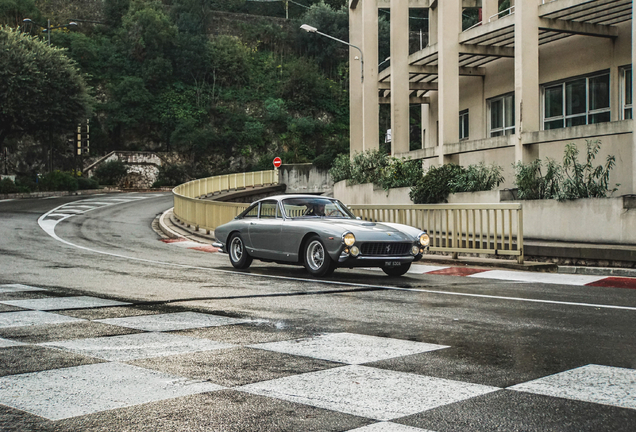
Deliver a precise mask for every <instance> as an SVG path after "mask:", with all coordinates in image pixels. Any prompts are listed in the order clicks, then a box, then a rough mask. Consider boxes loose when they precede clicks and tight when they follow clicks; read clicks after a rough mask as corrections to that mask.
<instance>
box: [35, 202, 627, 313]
mask: <svg viewBox="0 0 636 432" xmlns="http://www.w3.org/2000/svg"><path fill="white" fill-rule="evenodd" d="M60 207H62V206H60ZM60 207H57V208H55V209H53V210H51V211H49V212H48V213H45V214H43V215H42V216H40V218H39V219H38V224H39V225H40V227H41V228H42V229H43V230H44V231H45V232H46V233H47V234H48V235H50V236H51V237H53V238H54V239H55V240H57V241H59V242H61V243H64V244H65V245H67V246H71V247H74V248H77V249H82V250H85V251H88V252H93V253H98V254H102V255H108V256H112V257H115V258H123V259H127V260H131V261H139V262H145V263H151V264H159V265H163V266H170V267H177V268H187V269H193V270H204V271H212V272H217V273H226V274H236V275H242V276H246V277H247V276H253V277H261V278H267V279H278V280H288V281H299V282H312V283H322V284H326V285H340V286H355V287H361V288H377V289H385V290H391V291H407V292H416V293H426V294H439V295H446V296H458V297H472V298H483V299H490V300H507V301H518V302H527V303H541V304H551V305H562V306H579V307H592V308H599V309H618V310H628V311H636V307H631V306H617V305H604V304H594V303H578V302H567V301H557V300H542V299H529V298H523V297H505V296H495V295H487V294H472V293H462V292H449V291H437V290H427V289H420V288H400V287H392V286H384V285H369V284H360V283H349V282H338V281H326V280H314V279H302V278H294V277H288V276H273V275H262V274H254V273H243V272H238V271H232V270H221V269H215V268H210V267H198V266H192V265H186V264H175V263H171V262H165V261H157V260H150V259H145V258H135V257H130V256H126V255H120V254H116V253H112V252H105V251H100V250H97V249H91V248H88V247H86V246H80V245H76V244H74V243H71V242H69V241H67V240H64V239H62V238H60V237H58V236H57V234H55V226H56V225H57V224H58V223H60V222H61V221H63V220H65V219H67V218H63V219H59V220H53V219H46V217H47V216H48V215H49V214H50V213H53V212H55V211H56V210H58V209H59V208H60ZM71 216H72V215H68V217H71Z"/></svg>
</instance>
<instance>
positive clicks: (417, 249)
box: [411, 245, 420, 255]
mask: <svg viewBox="0 0 636 432" xmlns="http://www.w3.org/2000/svg"><path fill="white" fill-rule="evenodd" d="M418 253H420V247H419V246H418V245H413V246H412V247H411V255H417V254H418Z"/></svg>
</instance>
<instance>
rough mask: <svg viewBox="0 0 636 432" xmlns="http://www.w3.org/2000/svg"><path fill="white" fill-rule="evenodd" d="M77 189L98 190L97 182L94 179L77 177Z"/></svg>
mask: <svg viewBox="0 0 636 432" xmlns="http://www.w3.org/2000/svg"><path fill="white" fill-rule="evenodd" d="M77 188H78V189H79V190H88V189H99V182H98V181H97V180H96V179H94V178H86V177H78V178H77Z"/></svg>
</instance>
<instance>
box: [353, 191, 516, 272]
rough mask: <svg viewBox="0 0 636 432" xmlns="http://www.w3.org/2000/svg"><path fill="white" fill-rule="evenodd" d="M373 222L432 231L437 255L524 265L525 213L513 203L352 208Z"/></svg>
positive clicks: (358, 214) (431, 245)
mask: <svg viewBox="0 0 636 432" xmlns="http://www.w3.org/2000/svg"><path fill="white" fill-rule="evenodd" d="M349 208H350V209H351V211H352V212H353V213H354V214H355V215H356V216H359V217H360V218H362V219H364V220H367V221H372V222H394V223H401V224H406V225H410V226H413V227H418V228H421V229H422V230H425V231H427V232H428V234H429V236H430V238H431V243H430V250H431V251H433V252H447V253H452V254H453V258H457V254H458V253H459V252H461V253H475V254H489V255H510V256H516V257H517V261H518V262H519V263H523V260H524V254H523V212H522V206H521V204H520V203H512V204H428V205H383V206H378V205H351V206H349Z"/></svg>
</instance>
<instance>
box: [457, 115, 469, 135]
mask: <svg viewBox="0 0 636 432" xmlns="http://www.w3.org/2000/svg"><path fill="white" fill-rule="evenodd" d="M468 130H469V128H468V110H467V109H465V110H463V111H460V112H459V139H460V140H462V139H468Z"/></svg>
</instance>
